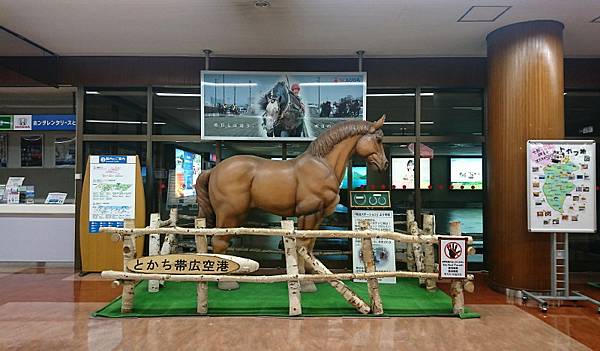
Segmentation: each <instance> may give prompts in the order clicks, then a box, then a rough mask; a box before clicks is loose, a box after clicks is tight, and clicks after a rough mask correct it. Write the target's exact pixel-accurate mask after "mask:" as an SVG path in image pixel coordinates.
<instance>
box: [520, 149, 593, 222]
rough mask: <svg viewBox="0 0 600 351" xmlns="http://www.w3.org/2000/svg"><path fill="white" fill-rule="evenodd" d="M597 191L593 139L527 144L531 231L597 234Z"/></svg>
mask: <svg viewBox="0 0 600 351" xmlns="http://www.w3.org/2000/svg"><path fill="white" fill-rule="evenodd" d="M596 192H597V191H596V144H595V143H594V141H593V140H530V141H528V142H527V209H528V211H527V212H528V213H527V216H528V226H529V231H530V232H549V233H594V232H596V229H597V223H596V219H597V217H596V210H597V207H596Z"/></svg>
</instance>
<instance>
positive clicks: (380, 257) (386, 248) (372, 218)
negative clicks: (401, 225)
mask: <svg viewBox="0 0 600 351" xmlns="http://www.w3.org/2000/svg"><path fill="white" fill-rule="evenodd" d="M365 220H366V221H368V222H369V229H370V230H381V231H389V232H393V231H394V212H393V211H388V210H385V211H380V210H377V211H373V210H352V230H361V227H360V224H361V222H362V221H365ZM372 243H373V251H374V252H373V256H374V258H375V271H376V272H394V271H395V270H396V249H395V246H394V240H390V239H381V238H379V239H372ZM352 262H353V265H352V271H353V272H354V273H364V272H365V266H364V262H363V260H362V253H361V239H357V238H352ZM354 281H356V282H366V279H355V280H354ZM379 282H380V283H386V284H395V283H396V277H386V278H379Z"/></svg>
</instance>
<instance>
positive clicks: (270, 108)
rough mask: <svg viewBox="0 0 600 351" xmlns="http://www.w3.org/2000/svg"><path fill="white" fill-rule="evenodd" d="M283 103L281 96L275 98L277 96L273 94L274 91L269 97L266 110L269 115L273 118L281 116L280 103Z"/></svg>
mask: <svg viewBox="0 0 600 351" xmlns="http://www.w3.org/2000/svg"><path fill="white" fill-rule="evenodd" d="M280 101H281V97H280V96H275V94H273V91H271V92H270V93H269V94H268V95H267V107H266V108H265V110H266V111H267V114H268V115H269V116H271V117H276V116H277V115H278V114H279V110H280V108H279V103H280Z"/></svg>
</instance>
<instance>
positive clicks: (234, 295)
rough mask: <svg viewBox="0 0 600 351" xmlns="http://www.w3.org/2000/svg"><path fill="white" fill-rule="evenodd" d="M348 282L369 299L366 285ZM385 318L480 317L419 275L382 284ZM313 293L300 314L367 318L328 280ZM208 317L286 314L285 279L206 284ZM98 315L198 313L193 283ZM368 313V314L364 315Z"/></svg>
mask: <svg viewBox="0 0 600 351" xmlns="http://www.w3.org/2000/svg"><path fill="white" fill-rule="evenodd" d="M346 284H347V285H348V286H349V287H350V288H351V289H352V290H353V291H354V292H356V293H357V294H358V295H359V296H361V297H362V298H363V300H365V301H366V302H367V303H368V301H369V297H368V296H369V295H368V291H367V284H366V283H354V282H346ZM379 286H380V294H381V299H382V301H383V309H384V312H385V314H384V316H457V317H460V318H478V317H479V314H477V313H473V312H470V311H468V310H466V311H465V313H463V314H461V315H455V314H453V313H452V301H451V298H450V297H449V296H448V295H446V294H445V293H444V292H442V291H440V290H436V291H434V292H428V291H427V290H426V289H424V288H421V287H420V286H419V284H418V281H417V279H413V278H405V279H398V283H397V284H380V285H379ZM317 287H318V291H317V292H316V293H304V294H302V316H305V317H306V316H352V317H361V316H365V315H362V314H360V313H359V312H358V311H356V309H354V307H352V306H351V305H350V304H348V302H346V300H344V299H343V298H342V296H341V295H340V294H339V293H338V292H336V291H335V290H334V289H333V288H332V287H331V286H330V285H329V284H327V283H319V284H317ZM208 290H209V291H208V315H209V316H288V292H287V284H286V283H272V284H266V283H241V284H240V289H238V290H233V291H221V290H219V289H217V285H216V283H209V288H208ZM93 315H94V316H97V317H115V318H118V317H163V316H194V315H197V314H196V283H194V282H172V281H168V282H166V283H165V286H164V287H161V288H160V291H159V292H157V293H149V292H148V283H147V281H143V282H141V283H140V284H138V285H137V286H136V288H135V301H134V311H133V313H128V314H122V313H121V299H120V298H118V299H116V300H114V301H112V302H111V303H109V304H108V305H107V306H105V307H103V308H101V309H100V310H98V311H96V312H95V313H94V314H93ZM367 316H372V315H367Z"/></svg>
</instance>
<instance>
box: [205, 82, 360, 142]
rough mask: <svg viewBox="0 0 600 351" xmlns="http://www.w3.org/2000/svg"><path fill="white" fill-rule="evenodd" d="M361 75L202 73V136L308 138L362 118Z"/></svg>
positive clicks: (253, 138) (271, 138)
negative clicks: (337, 124)
mask: <svg viewBox="0 0 600 351" xmlns="http://www.w3.org/2000/svg"><path fill="white" fill-rule="evenodd" d="M366 78H367V77H366V73H364V72H363V73H360V72H356V73H353V72H341V73H334V72H327V73H323V72H319V73H304V72H303V73H296V72H294V73H292V72H287V73H286V72H236V71H202V73H201V81H202V88H201V90H202V91H201V95H202V97H201V99H202V102H201V106H202V107H201V109H202V138H203V139H208V140H312V139H314V138H316V137H317V136H319V134H320V133H322V132H323V131H324V130H326V129H328V128H329V127H331V126H332V125H333V124H335V123H337V122H341V121H345V120H351V119H362V120H365V119H366V106H365V102H366V99H365V96H366V91H367V90H366V89H367V80H366Z"/></svg>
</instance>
